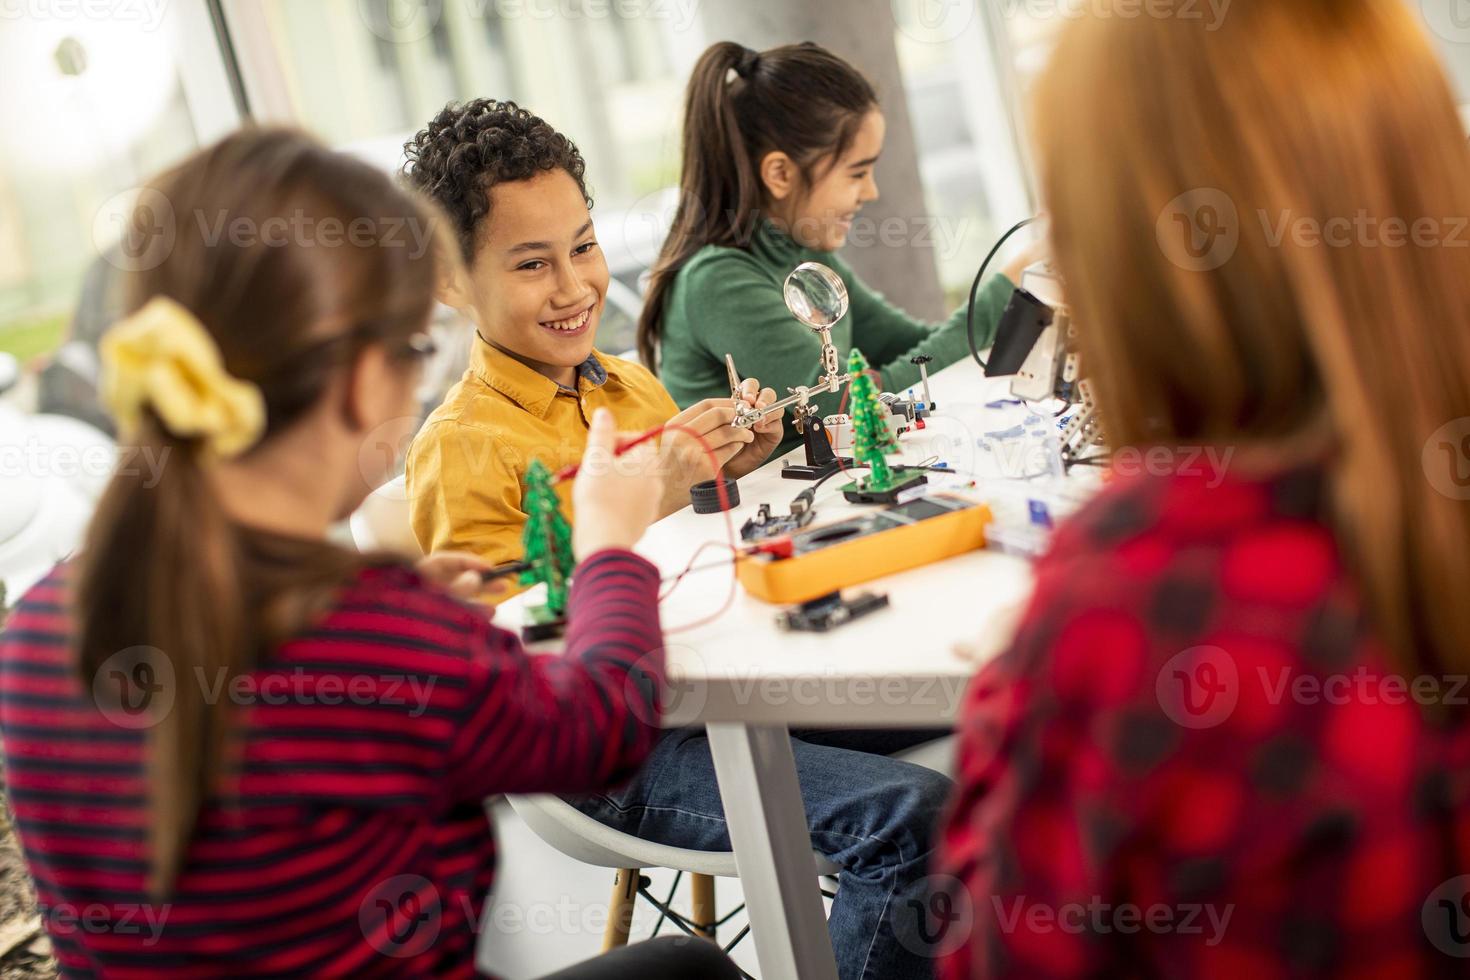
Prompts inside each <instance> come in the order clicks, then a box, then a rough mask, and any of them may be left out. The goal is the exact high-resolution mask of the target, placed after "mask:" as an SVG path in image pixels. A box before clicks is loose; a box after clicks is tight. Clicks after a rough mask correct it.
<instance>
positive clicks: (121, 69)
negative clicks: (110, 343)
mask: <svg viewBox="0 0 1470 980" xmlns="http://www.w3.org/2000/svg"><path fill="white" fill-rule="evenodd" d="M114 6H115V9H110V10H109V9H100V8H98V7H96V6H94V5H87V4H79V5H70V6H68V5H52V6H49V7H36V6H34V5H33V6H32V7H31V8H29V9H28V13H27V15H26V16H25V17H24V18H23V19H22V18H15V17H9V18H4V19H0V91H4V92H7V93H11V95H9V96H8V97H7V98H5V99H4V100H3V102H0V351H4V352H7V353H9V354H12V355H14V356H15V357H17V358H18V359H19V360H20V361H21V362H22V363H23V364H29V365H32V366H39V365H40V364H41V362H42V361H43V360H45V359H46V356H47V355H52V354H54V353H55V352H56V351H57V350H58V348H60V347H61V346H62V344H63V343H64V342H65V340H66V339H67V337H68V336H69V335H70V332H71V331H72V329H73V325H74V323H75V325H76V326H77V327H78V328H79V329H81V331H82V332H83V333H87V332H89V331H91V330H92V329H94V328H95V329H97V330H100V328H101V326H102V325H103V324H96V323H94V321H95V320H96V318H97V317H98V316H101V315H102V314H103V312H104V310H105V309H106V306H107V303H106V296H107V293H106V290H102V289H90V290H88V291H87V296H86V301H85V302H82V301H81V299H80V297H81V296H82V292H83V282H84V279H89V278H90V279H91V280H93V281H96V282H101V281H105V280H106V279H107V278H108V277H107V274H106V273H107V270H108V269H109V268H110V267H109V266H108V265H107V259H106V258H105V256H106V255H108V254H110V253H111V250H112V249H113V247H114V246H115V245H116V244H117V243H118V241H119V240H120V237H121V235H122V233H123V231H124V230H125V217H126V215H127V213H128V211H129V210H130V208H131V204H132V201H133V200H134V197H135V194H136V188H137V185H138V184H139V183H140V182H141V181H143V180H144V179H146V178H147V177H148V176H149V175H151V174H152V173H154V172H155V171H157V170H159V169H161V168H163V167H166V166H168V165H170V164H172V163H174V162H176V161H177V160H179V159H180V158H181V157H183V156H184V155H186V154H187V153H189V152H190V151H191V150H193V149H194V148H195V147H196V146H198V145H199V143H200V142H202V141H203V140H205V139H212V138H213V137H214V136H215V135H217V134H218V133H219V132H221V131H223V130H225V129H228V128H230V127H231V126H233V125H234V124H235V122H236V121H237V119H238V114H237V111H236V108H235V106H234V103H233V101H232V99H231V96H230V92H229V87H228V83H227V81H226V76H225V74H224V69H223V65H222V62H221V60H220V57H219V52H218V47H217V45H216V44H215V43H214V35H213V32H212V28H211V26H210V24H209V19H208V14H207V12H206V11H205V8H204V5H203V4H202V3H196V4H192V5H190V4H180V5H167V6H165V7H162V8H158V13H157V15H156V16H154V15H153V14H151V13H150V11H152V10H153V9H154V8H155V6H156V5H147V4H143V5H140V4H124V3H118V4H116V5H114ZM95 14H101V15H102V16H90V15H95ZM150 18H152V19H150ZM17 93H23V95H17ZM92 339H95V338H92ZM32 374H34V372H32ZM30 383H32V384H34V378H32V379H31V382H30ZM31 394H34V391H32V392H31Z"/></svg>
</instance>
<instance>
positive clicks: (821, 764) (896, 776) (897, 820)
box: [570, 728, 952, 980]
mask: <svg viewBox="0 0 1470 980" xmlns="http://www.w3.org/2000/svg"><path fill="white" fill-rule="evenodd" d="M946 734H948V732H942V731H884V730H875V731H845V732H834V731H801V732H792V739H791V749H792V753H793V754H794V755H795V757H796V773H797V777H798V778H799V779H800V781H801V801H802V803H803V804H804V805H805V809H806V819H807V826H808V827H809V828H810V829H811V834H812V849H813V850H815V851H817V852H818V853H820V854H823V855H825V856H826V857H827V858H828V859H829V860H830V861H832V863H834V864H836V865H838V866H839V867H840V868H841V869H842V872H841V874H840V875H839V876H838V879H837V880H838V887H837V898H836V899H835V900H834V901H833V902H832V912H831V915H830V916H829V918H828V921H827V927H828V930H829V931H830V933H831V936H832V948H833V950H834V952H835V953H836V956H837V973H838V976H840V977H841V978H842V980H911V978H914V980H920V978H929V977H932V976H933V975H934V963H933V960H932V958H931V955H932V954H931V955H926V950H924V949H923V947H922V944H920V943H916V942H913V941H912V940H910V939H908V938H904V939H903V940H902V941H901V940H900V935H902V936H903V937H908V936H910V935H911V934H912V932H913V930H912V929H902V930H901V933H900V934H896V933H895V930H894V926H895V925H896V924H901V923H900V919H901V917H902V916H904V915H912V914H913V913H912V912H911V911H908V909H909V908H910V907H919V906H918V905H916V904H915V903H923V902H926V901H927V893H926V891H925V886H926V882H925V876H926V875H927V874H928V864H929V856H930V850H931V849H932V847H933V834H934V829H935V824H936V822H937V821H938V818H939V813H940V809H941V808H942V807H943V805H944V802H945V800H946V799H948V797H949V792H950V789H951V788H952V784H951V782H950V780H949V779H947V778H945V777H944V776H941V775H940V774H939V773H937V772H934V771H933V770H932V769H926V768H924V767H923V766H916V765H913V764H911V763H907V762H901V761H899V760H897V759H890V758H888V753H890V752H899V751H902V750H904V749H907V748H912V747H914V746H916V745H920V744H923V743H924V742H928V741H931V740H933V739H935V738H939V737H941V736H943V735H946ZM570 802H571V803H572V804H573V805H574V806H576V807H577V808H578V809H579V810H581V811H582V812H584V813H586V814H588V815H589V816H591V817H593V818H595V819H597V820H598V821H600V822H602V823H604V824H606V825H608V826H609V827H612V828H614V829H616V830H620V831H622V832H623V833H625V834H632V835H634V836H636V837H641V838H643V839H645V840H651V841H656V842H658V843H660V844H667V845H671V846H674V847H686V848H690V849H693V850H702V851H728V850H730V836H729V833H728V831H727V829H726V826H725V812H724V808H723V807H722V806H721V804H720V790H719V786H718V784H717V783H716V781H715V767H714V761H713V759H712V758H711V757H710V749H709V740H708V739H707V738H706V737H705V733H704V729H703V728H691V729H679V730H676V731H672V732H669V733H668V734H666V735H665V736H664V737H663V739H662V740H661V741H660V742H659V744H658V746H657V747H655V748H654V750H653V754H652V755H651V756H650V757H649V759H648V762H647V763H645V764H644V767H643V769H642V770H641V771H640V772H639V774H638V775H637V776H635V777H634V778H633V781H632V782H630V783H628V784H627V785H626V786H623V787H621V788H619V789H617V790H614V791H611V792H607V793H602V794H597V795H594V796H589V797H581V798H576V799H572V800H571V801H570Z"/></svg>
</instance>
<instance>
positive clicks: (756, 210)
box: [638, 41, 1029, 441]
mask: <svg viewBox="0 0 1470 980" xmlns="http://www.w3.org/2000/svg"><path fill="white" fill-rule="evenodd" d="M883 132H884V124H883V113H882V111H881V110H880V108H879V106H878V98H877V94H876V93H875V92H874V91H873V87H872V85H870V84H869V83H868V80H867V79H866V78H864V77H863V76H862V74H861V73H860V72H858V71H857V69H855V68H853V67H852V66H851V65H849V64H848V63H847V62H845V61H843V60H842V59H841V58H839V57H837V56H836V55H834V54H832V53H831V52H829V51H827V50H825V49H824V48H821V47H819V46H817V45H815V44H810V43H805V44H792V45H785V46H782V47H778V48H772V49H771V50H769V51H762V52H755V51H752V50H750V49H749V48H745V47H743V46H741V45H739V44H735V43H733V42H729V41H724V42H721V43H719V44H715V45H712V46H711V47H710V48H709V49H708V50H706V51H705V52H704V54H703V55H702V56H701V57H700V59H699V62H698V64H696V65H695V67H694V74H693V76H692V77H691V78H690V80H689V88H688V91H687V95H686V99H685V108H684V159H683V170H682V173H681V175H680V178H679V203H678V208H677V210H676V212H675V215H674V222H673V227H672V229H671V230H670V232H669V235H668V237H667V238H666V239H665V240H664V244H663V248H662V250H661V252H660V254H659V257H658V260H657V262H656V263H655V264H654V267H653V270H652V273H651V277H650V279H649V285H648V295H647V297H646V300H645V303H644V307H643V313H642V316H641V317H640V319H639V323H638V352H639V356H640V357H641V358H642V360H643V363H644V364H646V365H648V366H649V367H654V368H656V369H657V370H658V372H659V376H660V380H662V381H663V383H664V387H666V388H667V389H668V391H669V393H670V394H671V395H673V396H674V400H675V401H676V402H678V403H679V404H680V405H681V406H684V405H688V404H691V403H692V402H695V401H698V400H699V399H701V398H707V397H715V396H718V395H722V394H727V393H728V390H729V382H728V380H727V373H726V369H725V355H726V354H727V353H729V354H734V355H735V363H736V365H737V366H738V367H739V368H740V371H741V373H742V374H743V375H745V376H748V377H759V378H760V379H761V381H762V383H763V384H767V385H771V386H772V387H774V388H775V390H776V391H777V392H784V391H785V390H786V389H787V388H792V387H796V386H797V385H804V384H810V383H811V382H813V381H815V380H816V378H817V377H818V375H819V374H820V373H821V368H820V364H819V351H820V345H819V341H818V340H817V338H816V337H815V336H814V335H813V334H812V333H811V331H810V330H808V329H807V328H806V327H804V326H803V325H801V324H800V323H798V322H797V321H796V320H794V319H793V318H792V317H791V314H790V313H788V312H787V310H786V307H785V304H784V303H783V301H782V295H781V284H782V282H783V281H784V279H785V277H786V275H787V273H789V272H790V271H791V270H792V269H794V268H795V267H796V266H797V265H798V264H800V263H801V262H805V261H817V262H821V263H823V264H825V265H828V266H831V267H832V268H833V269H834V270H836V271H837V272H838V274H839V275H841V276H842V278H843V280H844V282H845V283H846V285H847V292H848V296H849V297H850V298H851V303H852V305H851V312H850V313H849V315H848V316H847V317H844V318H843V320H842V321H841V322H839V323H838V325H837V327H836V328H835V329H834V330H833V331H832V339H833V342H834V343H835V344H836V345H837V347H838V349H839V350H842V351H846V350H847V349H848V348H850V347H854V346H855V347H859V348H861V349H862V351H863V353H864V354H866V355H867V357H868V361H869V363H870V364H872V366H873V367H874V368H876V369H878V370H879V372H880V373H881V374H882V379H883V385H884V387H886V388H887V389H889V390H902V389H903V388H905V387H907V386H909V385H911V384H913V383H915V382H916V381H917V380H918V378H919V372H918V369H917V368H916V367H915V366H914V365H912V364H910V363H909V358H910V357H913V356H914V355H918V354H927V355H929V356H930V357H931V358H932V359H933V362H934V367H935V368H936V369H937V368H939V367H943V366H945V365H947V364H951V363H953V362H955V361H957V360H960V359H961V358H963V357H964V356H965V355H966V354H967V353H968V350H969V347H968V342H967V340H966V336H965V313H964V310H963V309H961V310H958V311H956V313H955V315H954V316H952V317H950V319H949V320H948V321H947V322H946V323H944V324H942V325H939V326H935V325H932V324H926V323H922V322H919V321H917V320H915V319H913V318H912V317H909V316H908V315H907V314H905V313H903V312H902V311H901V310H898V309H896V308H895V307H893V306H892V305H890V304H889V303H888V302H887V301H886V300H884V299H883V297H882V296H881V295H879V294H878V293H875V292H873V291H872V290H871V289H869V288H868V287H867V286H866V285H864V284H863V282H862V281H861V280H860V279H858V278H857V277H856V276H854V274H853V272H852V270H851V269H850V268H848V266H847V264H846V263H844V262H843V261H842V260H841V259H840V258H838V257H837V255H836V254H834V253H835V252H836V250H837V249H839V248H841V247H842V245H843V244H844V243H845V242H846V240H847V235H848V231H849V230H850V229H851V227H852V223H853V220H854V218H855V217H856V216H857V214H858V212H859V211H860V210H861V209H862V207H863V205H864V204H867V203H868V202H869V201H873V200H876V199H877V197H878V185H877V183H876V178H875V167H876V165H877V162H878V157H879V154H880V153H881V152H882V149H883ZM1028 260H1029V256H1026V255H1023V256H1020V257H1018V258H1017V259H1015V260H1013V261H1012V262H1011V264H1010V265H1008V266H1007V267H1006V268H1005V270H1004V273H1005V274H1004V276H997V277H995V278H993V279H991V280H990V282H989V283H987V284H986V285H985V286H984V288H983V289H982V290H981V292H980V294H979V297H978V298H977V309H976V314H977V321H976V322H977V324H978V325H979V326H978V330H977V334H978V340H979V342H980V343H981V344H982V345H986V344H988V343H989V342H990V340H991V339H992V338H993V335H994V332H995V325H996V323H997V322H998V320H999V318H1000V314H1001V312H1002V311H1003V310H1004V308H1005V304H1006V302H1007V301H1008V300H1009V299H1010V294H1011V289H1012V286H1011V281H1013V280H1014V279H1016V278H1017V277H1018V276H1019V275H1020V270H1021V269H1022V268H1024V266H1025V264H1026V262H1027V261H1028ZM828 400H830V402H831V404H830V405H825V404H824V410H826V411H835V409H836V396H835V395H833V396H830V398H829V399H828ZM818 401H819V403H821V402H822V399H818ZM796 438H797V436H795V435H794V434H792V435H789V436H788V439H789V440H793V441H794V440H795V439H796Z"/></svg>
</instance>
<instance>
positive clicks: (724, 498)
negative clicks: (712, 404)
mask: <svg viewBox="0 0 1470 980" xmlns="http://www.w3.org/2000/svg"><path fill="white" fill-rule="evenodd" d="M661 428H664V429H678V430H680V431H681V432H683V433H684V434H685V435H688V436H689V437H691V438H692V439H694V441H695V442H697V443H699V446H700V448H701V449H703V450H704V454H705V455H706V456H708V457H709V461H710V465H711V467H712V468H713V469H714V474H715V493H716V494H718V495H719V499H720V513H722V514H724V515H725V535H726V537H727V538H728V539H729V545H728V547H729V548H730V552H731V554H732V557H731V559H730V591H729V592H728V593H727V594H726V595H725V601H724V602H722V603H720V608H718V609H716V610H715V611H714V612H713V613H711V614H710V615H708V616H706V617H704V618H703V619H697V620H695V621H694V622H692V623H685V624H684V625H682V626H675V627H672V628H665V629H664V635H666V636H667V635H668V634H670V633H683V632H685V631H686V630H692V629H696V628H697V627H700V626H703V625H705V624H706V623H712V622H714V621H715V620H716V619H719V618H720V617H721V616H723V615H725V613H726V611H727V610H729V608H730V606H731V605H732V604H733V603H734V602H735V574H734V571H735V569H734V566H735V559H734V557H733V556H734V555H738V554H739V553H740V549H739V548H737V547H736V546H735V521H734V520H733V519H732V518H731V517H730V494H729V493H728V492H726V490H725V480H724V478H723V477H722V475H721V473H720V461H719V457H717V456H715V451H714V450H713V449H711V448H710V444H709V443H708V442H706V441H705V438H704V436H702V435H700V434H699V433H698V432H695V431H694V430H693V429H691V428H689V427H688V426H687V425H675V424H673V423H669V424H668V425H665V426H662V427H661ZM703 547H704V546H703V545H701V546H700V548H697V549H695V552H694V556H697V555H698V554H699V551H700V550H701V549H702V548H703ZM694 556H691V557H690V559H689V564H688V566H686V567H685V569H684V571H682V572H680V573H679V578H677V579H675V580H674V585H678V584H679V580H680V579H682V578H683V577H684V576H685V575H688V574H689V570H690V569H691V568H693V567H694ZM674 585H671V586H669V588H668V589H667V590H666V591H665V592H664V594H663V595H661V596H659V601H660V602H662V601H663V600H664V599H665V598H667V597H668V595H669V593H671V592H673V591H674Z"/></svg>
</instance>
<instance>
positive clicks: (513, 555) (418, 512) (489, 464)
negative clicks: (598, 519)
mask: <svg viewBox="0 0 1470 980" xmlns="http://www.w3.org/2000/svg"><path fill="white" fill-rule="evenodd" d="M604 407H605V408H608V409H610V410H611V411H612V413H613V417H614V418H615V419H616V420H617V424H618V429H619V430H621V431H624V432H642V431H643V430H645V429H649V428H651V427H653V426H655V425H659V424H661V423H664V422H667V421H668V420H669V419H671V418H673V417H674V416H675V415H677V414H678V412H679V409H678V406H676V405H675V404H674V400H673V399H672V398H670V397H669V395H668V392H666V391H664V389H663V386H662V385H661V384H659V383H658V379H657V378H655V377H654V376H653V375H652V374H651V373H650V372H649V371H648V369H647V368H644V367H642V366H640V365H638V364H634V363H633V362H631V361H625V360H623V359H621V358H617V357H610V356H608V355H607V354H601V353H594V354H593V355H592V356H591V357H590V358H588V359H587V361H586V362H584V363H583V364H582V365H581V367H579V368H578V370H577V389H576V390H575V391H573V390H571V389H568V388H563V387H562V386H561V385H559V384H557V383H556V382H555V381H552V380H551V379H550V378H548V377H546V376H545V375H542V374H539V373H537V372H536V371H535V370H533V369H531V368H529V367H527V366H526V365H525V364H522V363H521V362H520V361H518V360H516V359H515V358H513V357H511V356H510V355H508V354H506V353H504V352H502V351H499V350H497V349H496V348H494V347H492V346H490V345H489V344H487V343H486V342H485V341H484V339H483V338H481V337H479V336H478V335H476V337H475V342H474V349H473V350H472V351H471V353H470V366H469V369H468V370H467V371H465V374H464V377H463V378H461V379H460V380H459V381H458V382H456V383H455V385H454V387H453V388H451V389H449V393H448V394H447V395H446V396H445V397H444V403H443V404H442V405H440V406H439V407H438V408H436V409H435V410H434V411H433V413H432V414H431V415H430V416H429V418H428V420H427V421H426V422H425V423H424V427H423V428H422V429H421V430H419V433H418V435H417V436H415V437H414V440H413V444H412V445H411V446H410V447H409V450H408V461H407V490H408V496H409V509H410V515H411V519H412V522H413V533H414V537H416V538H417V539H418V543H419V546H420V547H422V548H423V549H424V551H425V552H432V551H439V550H442V549H445V548H453V549H457V550H461V551H468V552H471V553H472V554H475V555H478V556H480V557H481V558H484V559H485V560H486V561H490V562H494V563H496V564H500V563H501V562H507V561H514V560H516V559H519V558H520V557H521V554H522V548H521V530H522V528H523V527H525V523H526V513H525V511H524V510H522V509H521V489H522V487H521V481H522V477H523V475H524V474H525V471H526V467H527V466H528V465H530V462H531V460H532V459H540V460H541V462H542V463H544V464H545V465H546V466H547V467H548V468H549V469H550V470H551V471H552V472H553V473H554V472H556V471H557V470H559V469H561V468H562V467H564V466H569V465H570V464H572V463H575V462H577V461H578V460H580V459H581V458H582V452H583V451H584V450H585V449H586V448H587V429H588V426H589V425H590V424H591V420H592V414H593V412H595V411H596V410H597V409H598V408H604ZM556 490H557V493H558V494H559V495H560V496H561V500H562V507H563V512H564V513H565V514H566V515H567V519H568V520H571V519H572V518H573V514H572V503H571V485H570V484H569V483H562V484H559V485H558V486H557V488H556Z"/></svg>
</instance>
